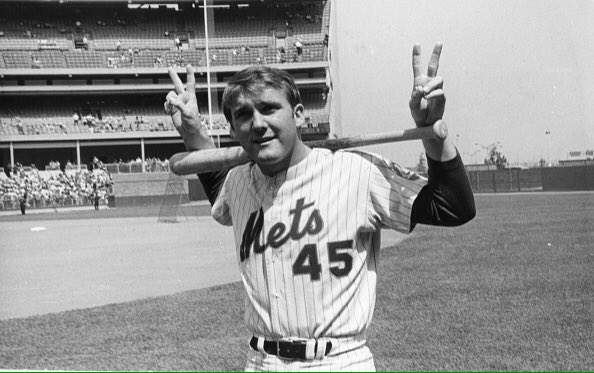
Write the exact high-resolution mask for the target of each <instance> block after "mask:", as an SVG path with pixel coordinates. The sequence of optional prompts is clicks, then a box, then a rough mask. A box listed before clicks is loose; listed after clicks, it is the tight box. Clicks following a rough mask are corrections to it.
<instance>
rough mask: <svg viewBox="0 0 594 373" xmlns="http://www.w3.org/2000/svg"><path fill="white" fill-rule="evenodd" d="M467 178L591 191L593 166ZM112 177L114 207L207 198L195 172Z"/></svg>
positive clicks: (488, 187) (523, 188)
mask: <svg viewBox="0 0 594 373" xmlns="http://www.w3.org/2000/svg"><path fill="white" fill-rule="evenodd" d="M468 177H469V180H470V183H471V185H472V189H473V191H474V192H475V193H506V192H538V191H578V190H580V191H583V190H594V166H592V165H590V166H577V167H546V168H531V169H526V170H522V169H506V170H494V171H468ZM112 178H113V181H114V184H113V191H114V198H113V205H114V206H115V207H120V206H148V205H156V204H161V202H162V201H163V197H164V196H168V197H169V198H171V197H172V196H174V198H179V203H188V202H191V201H205V200H207V198H206V194H205V193H204V190H203V189H202V185H201V184H200V182H199V180H198V178H197V177H196V176H195V175H189V176H176V175H173V174H171V176H170V174H169V173H165V172H159V173H145V174H142V173H138V174H113V175H112ZM175 196H178V197H175Z"/></svg>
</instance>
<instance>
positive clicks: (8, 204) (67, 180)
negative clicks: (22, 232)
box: [0, 163, 112, 209]
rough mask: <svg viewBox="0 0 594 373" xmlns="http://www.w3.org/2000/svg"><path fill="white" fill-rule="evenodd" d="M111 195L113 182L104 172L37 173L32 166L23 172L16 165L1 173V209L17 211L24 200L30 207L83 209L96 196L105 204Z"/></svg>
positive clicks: (54, 171) (99, 170) (103, 170)
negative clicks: (81, 206) (76, 207)
mask: <svg viewBox="0 0 594 373" xmlns="http://www.w3.org/2000/svg"><path fill="white" fill-rule="evenodd" d="M110 194H112V180H111V176H110V174H109V173H108V171H107V170H106V169H105V168H96V169H94V170H93V171H89V170H66V171H60V170H53V171H39V170H38V169H37V168H35V166H34V165H32V166H31V167H27V168H25V167H23V166H22V165H20V164H18V163H17V164H16V165H15V167H14V169H13V170H12V171H7V172H6V173H4V172H2V173H0V208H2V209H16V208H17V207H18V206H19V204H20V203H21V201H22V200H23V199H25V203H26V205H27V206H30V207H59V206H76V205H86V204H91V203H92V202H93V201H94V199H95V197H97V196H98V197H99V202H100V203H102V204H107V198H108V196H109V195H110ZM24 196H26V197H24Z"/></svg>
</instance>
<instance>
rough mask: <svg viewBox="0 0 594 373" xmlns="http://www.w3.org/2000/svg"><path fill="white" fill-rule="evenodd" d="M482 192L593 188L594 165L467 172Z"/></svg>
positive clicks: (473, 188) (475, 190) (477, 189)
mask: <svg viewBox="0 0 594 373" xmlns="http://www.w3.org/2000/svg"><path fill="white" fill-rule="evenodd" d="M468 177H469V179H470V184H471V185H472V190H473V191H474V192H479V193H501V192H532V191H577V190H594V166H592V165H589V166H574V167H543V168H529V169H525V170H524V169H506V170H493V171H468Z"/></svg>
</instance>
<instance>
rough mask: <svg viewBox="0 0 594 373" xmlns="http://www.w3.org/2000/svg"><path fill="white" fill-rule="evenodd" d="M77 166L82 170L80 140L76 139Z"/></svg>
mask: <svg viewBox="0 0 594 373" xmlns="http://www.w3.org/2000/svg"><path fill="white" fill-rule="evenodd" d="M76 166H77V169H78V170H79V171H80V140H76Z"/></svg>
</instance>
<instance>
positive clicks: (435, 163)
mask: <svg viewBox="0 0 594 373" xmlns="http://www.w3.org/2000/svg"><path fill="white" fill-rule="evenodd" d="M441 48H442V45H441V43H437V44H436V45H435V47H434V48H433V53H432V54H431V58H430V60H429V67H428V68H427V73H425V72H423V68H422V65H421V46H420V45H418V44H415V46H414V47H413V53H412V66H413V75H414V83H413V90H412V94H411V98H410V101H409V106H410V112H411V114H412V117H413V119H414V120H415V123H416V124H417V127H424V126H431V125H433V124H434V123H435V122H437V121H439V120H442V118H443V114H444V111H445V102H446V99H445V95H444V92H443V79H442V77H440V76H438V75H437V70H438V68H439V57H440V56H441ZM423 145H424V146H425V152H426V153H427V158H428V159H427V163H428V166H429V183H428V184H427V185H426V186H425V187H424V188H423V189H422V190H421V192H420V193H419V195H418V196H417V198H416V199H415V202H414V204H413V208H412V216H411V230H412V229H413V228H414V226H415V225H416V224H417V223H421V224H429V225H442V226H457V225H461V224H464V223H466V222H468V221H469V220H471V219H472V218H474V216H475V215H476V207H475V204H474V196H473V193H472V188H471V187H470V182H469V180H468V175H467V174H466V169H465V168H464V164H463V163H462V159H461V158H460V155H459V154H458V152H457V150H456V148H455V147H454V144H453V142H452V141H451V140H450V139H449V137H448V138H446V139H445V140H444V141H442V140H437V139H427V140H425V139H424V140H423Z"/></svg>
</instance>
